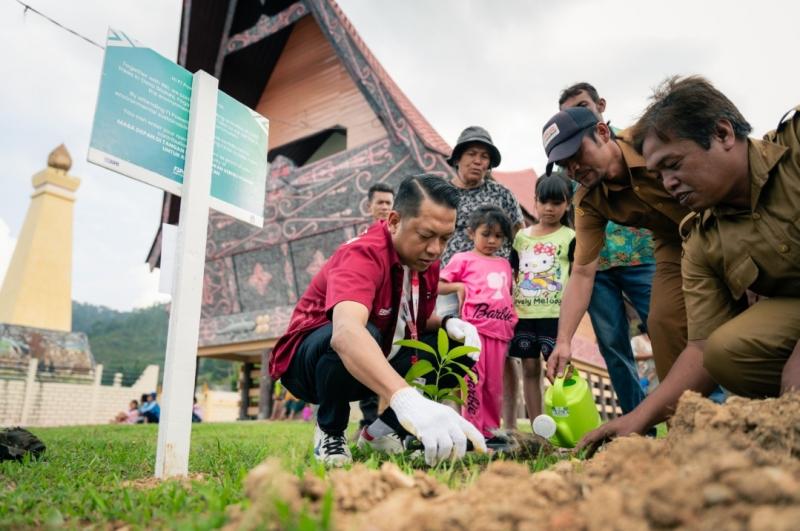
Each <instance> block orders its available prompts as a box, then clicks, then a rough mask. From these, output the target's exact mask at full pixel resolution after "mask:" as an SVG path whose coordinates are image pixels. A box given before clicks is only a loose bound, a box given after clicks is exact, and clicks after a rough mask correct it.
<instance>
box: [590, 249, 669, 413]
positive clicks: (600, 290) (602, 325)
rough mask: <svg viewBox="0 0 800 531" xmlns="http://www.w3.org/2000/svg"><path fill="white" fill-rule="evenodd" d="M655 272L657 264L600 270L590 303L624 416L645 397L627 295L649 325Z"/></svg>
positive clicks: (601, 349)
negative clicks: (628, 312) (624, 298)
mask: <svg viewBox="0 0 800 531" xmlns="http://www.w3.org/2000/svg"><path fill="white" fill-rule="evenodd" d="M655 270H656V266H655V264H642V265H637V266H627V267H612V268H610V269H606V270H605V271H598V272H597V275H596V276H595V280H594V289H593V290H592V299H591V301H590V302H589V317H590V318H591V320H592V327H594V333H595V336H597V345H598V346H599V347H600V353H601V354H602V355H603V359H604V360H605V361H606V366H607V367H608V375H609V376H610V377H611V385H612V386H614V391H615V392H616V393H617V399H618V400H619V405H620V407H621V408H622V412H623V413H628V412H630V411H632V410H633V409H634V408H635V407H636V406H637V405H639V403H640V402H641V401H642V400H644V397H645V393H644V391H643V390H642V386H641V385H640V383H639V371H638V369H637V368H636V361H635V360H634V357H633V350H632V349H631V341H630V335H629V334H630V332H629V329H630V323H629V322H628V316H627V315H626V314H625V304H624V302H623V293H624V294H625V295H627V297H628V300H630V302H631V304H633V307H634V309H635V310H636V312H637V313H638V314H639V317H640V318H641V319H642V322H643V323H647V316H648V315H649V314H650V287H651V286H652V284H653V273H655Z"/></svg>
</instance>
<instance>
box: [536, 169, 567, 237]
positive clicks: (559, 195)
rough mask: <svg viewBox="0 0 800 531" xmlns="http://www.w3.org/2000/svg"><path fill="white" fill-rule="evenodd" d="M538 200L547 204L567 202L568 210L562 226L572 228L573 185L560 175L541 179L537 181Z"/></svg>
mask: <svg viewBox="0 0 800 531" xmlns="http://www.w3.org/2000/svg"><path fill="white" fill-rule="evenodd" d="M536 200H537V201H541V202H542V203H545V202H547V201H552V202H554V203H560V202H562V201H566V203H567V206H568V207H567V210H566V211H565V212H564V215H563V216H562V217H561V224H562V225H566V226H567V227H570V226H572V205H571V204H570V202H571V201H572V184H571V183H570V182H569V181H568V180H567V179H565V178H564V177H563V176H562V175H561V174H560V173H551V174H550V175H544V176H542V177H539V179H537V181H536Z"/></svg>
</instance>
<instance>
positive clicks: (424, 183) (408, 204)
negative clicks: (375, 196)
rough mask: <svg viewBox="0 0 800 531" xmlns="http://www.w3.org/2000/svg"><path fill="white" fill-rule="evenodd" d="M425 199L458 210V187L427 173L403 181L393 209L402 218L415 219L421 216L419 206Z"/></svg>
mask: <svg viewBox="0 0 800 531" xmlns="http://www.w3.org/2000/svg"><path fill="white" fill-rule="evenodd" d="M423 198H428V199H430V200H431V201H433V202H434V203H436V204H437V205H442V206H446V207H449V208H452V209H454V210H455V209H457V208H458V199H459V195H458V190H457V189H456V187H455V186H453V185H452V184H450V183H449V182H447V181H446V180H444V179H442V178H441V177H439V176H438V175H432V174H425V173H423V174H421V175H412V176H411V177H406V178H405V179H403V182H401V183H400V186H399V187H398V188H397V196H396V197H395V199H394V207H393V208H394V210H395V211H396V212H398V213H399V214H400V215H401V216H402V217H410V218H413V217H416V216H417V215H419V205H420V204H421V203H422V199H423Z"/></svg>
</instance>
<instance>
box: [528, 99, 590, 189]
mask: <svg viewBox="0 0 800 531" xmlns="http://www.w3.org/2000/svg"><path fill="white" fill-rule="evenodd" d="M598 122H599V120H598V118H597V116H596V115H595V114H594V113H593V112H592V111H590V110H589V109H587V108H585V107H570V108H569V109H564V110H563V111H560V112H558V113H557V114H556V115H555V116H553V117H552V118H550V119H549V120H548V121H547V123H546V124H544V127H543V128H542V144H543V145H544V151H545V153H546V154H547V175H550V172H551V171H552V170H553V164H555V163H556V162H558V161H559V160H564V159H568V158H569V157H571V156H572V155H574V154H575V153H577V152H578V149H579V148H580V147H581V140H583V135H585V134H586V133H587V132H588V131H589V130H590V129H591V128H592V127H594V126H595V125H597V123H598Z"/></svg>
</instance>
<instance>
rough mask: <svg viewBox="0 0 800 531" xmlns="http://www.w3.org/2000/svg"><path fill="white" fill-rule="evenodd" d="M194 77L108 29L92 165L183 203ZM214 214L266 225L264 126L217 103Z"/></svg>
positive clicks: (227, 101) (223, 99)
mask: <svg viewBox="0 0 800 531" xmlns="http://www.w3.org/2000/svg"><path fill="white" fill-rule="evenodd" d="M191 97H192V74H191V73H190V72H189V71H188V70H186V69H185V68H182V67H181V66H179V65H177V64H175V63H173V62H172V61H170V60H169V59H167V58H165V57H162V56H161V55H159V54H158V53H156V52H155V51H154V50H152V49H150V48H147V47H143V46H139V45H138V44H137V43H136V42H135V41H133V40H132V39H131V38H130V37H128V36H127V35H126V34H125V33H123V32H121V31H116V30H112V29H109V31H108V39H107V45H106V52H105V59H104V61H103V73H102V78H101V81H100V92H99V95H98V98H97V108H96V111H95V117H94V126H93V128H92V138H91V142H90V146H89V157H88V158H89V161H90V162H93V163H95V164H98V165H100V166H103V167H105V168H108V169H110V170H114V171H116V172H119V173H122V174H124V175H127V176H128V177H133V178H135V179H139V180H141V181H143V182H146V183H148V184H151V185H153V186H156V187H158V188H161V189H163V190H166V191H167V192H170V193H172V194H175V195H181V185H182V183H183V169H184V161H185V156H186V141H187V130H188V125H189V107H190V102H191ZM213 133H214V159H213V160H214V161H213V168H212V176H211V206H212V208H214V209H215V210H219V211H220V212H224V213H225V214H228V215H230V216H233V217H236V218H237V219H240V220H242V221H245V222H247V223H251V224H253V225H256V226H259V227H260V226H262V225H263V211H264V192H265V187H266V177H267V137H268V133H269V122H268V121H267V119H266V118H264V117H263V116H261V115H260V114H258V113H256V112H255V111H253V110H252V109H250V108H249V107H247V106H245V105H242V104H241V103H239V102H237V101H236V100H234V99H233V98H231V97H230V96H228V95H227V94H225V93H223V92H219V93H218V97H217V116H216V127H215V131H214V132H213Z"/></svg>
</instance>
